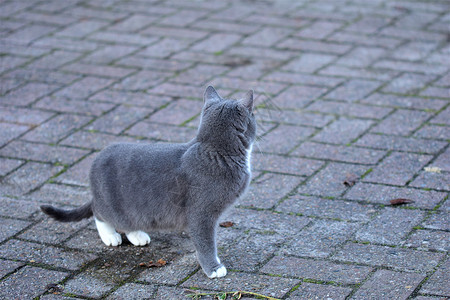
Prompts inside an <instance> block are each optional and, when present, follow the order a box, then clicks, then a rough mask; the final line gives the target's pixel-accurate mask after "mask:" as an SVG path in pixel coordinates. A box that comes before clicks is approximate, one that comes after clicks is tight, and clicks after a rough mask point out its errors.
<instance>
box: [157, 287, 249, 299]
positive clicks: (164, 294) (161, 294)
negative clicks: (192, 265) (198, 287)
mask: <svg viewBox="0 0 450 300" xmlns="http://www.w3.org/2000/svg"><path fill="white" fill-rule="evenodd" d="M186 291H187V290H186V289H185V288H175V287H170V286H164V285H162V286H160V287H158V291H157V293H156V296H155V297H156V299H183V298H185V297H187V296H186V295H188V293H187V292H186ZM241 299H243V298H241Z"/></svg>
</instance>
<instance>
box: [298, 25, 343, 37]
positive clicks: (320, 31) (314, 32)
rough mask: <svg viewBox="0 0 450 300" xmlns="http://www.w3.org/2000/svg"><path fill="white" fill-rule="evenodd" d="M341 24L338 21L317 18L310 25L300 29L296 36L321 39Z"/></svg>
mask: <svg viewBox="0 0 450 300" xmlns="http://www.w3.org/2000/svg"><path fill="white" fill-rule="evenodd" d="M341 26H342V23H340V22H330V21H321V20H318V21H316V22H314V23H313V24H312V25H311V26H308V27H306V28H305V29H303V30H301V31H300V32H299V33H297V34H296V36H299V37H302V38H310V39H318V40H319V39H323V38H325V37H326V36H328V35H330V34H331V33H332V32H333V31H335V30H337V29H338V28H340V27H341Z"/></svg>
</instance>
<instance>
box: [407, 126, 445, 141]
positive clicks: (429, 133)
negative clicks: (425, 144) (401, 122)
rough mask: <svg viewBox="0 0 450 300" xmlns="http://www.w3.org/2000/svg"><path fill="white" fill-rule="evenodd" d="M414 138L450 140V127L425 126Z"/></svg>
mask: <svg viewBox="0 0 450 300" xmlns="http://www.w3.org/2000/svg"><path fill="white" fill-rule="evenodd" d="M414 136H418V137H423V138H427V139H440V140H448V139H450V127H446V126H439V125H425V126H423V127H422V128H420V129H419V130H417V131H416V132H415V133H414Z"/></svg>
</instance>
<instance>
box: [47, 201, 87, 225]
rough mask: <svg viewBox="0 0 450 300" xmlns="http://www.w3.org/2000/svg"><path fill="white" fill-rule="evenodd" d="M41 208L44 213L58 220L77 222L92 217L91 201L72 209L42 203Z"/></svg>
mask: <svg viewBox="0 0 450 300" xmlns="http://www.w3.org/2000/svg"><path fill="white" fill-rule="evenodd" d="M41 210H42V211H43V212H44V213H45V214H47V215H49V216H50V217H52V218H53V219H55V220H57V221H60V222H78V221H81V220H83V219H86V218H89V217H92V215H93V212H92V202H89V203H86V204H85V205H83V206H81V207H79V208H75V209H72V210H65V209H60V208H56V207H53V206H51V205H42V206H41Z"/></svg>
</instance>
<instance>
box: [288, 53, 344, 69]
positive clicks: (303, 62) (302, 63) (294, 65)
mask: <svg viewBox="0 0 450 300" xmlns="http://www.w3.org/2000/svg"><path fill="white" fill-rule="evenodd" d="M335 59H336V56H334V55H326V54H309V53H305V54H303V55H302V56H300V58H298V59H295V60H293V61H291V62H290V63H288V64H287V65H286V66H284V67H283V68H282V69H283V70H285V71H293V72H304V73H314V72H316V71H317V70H319V69H321V68H323V67H324V66H325V65H328V64H329V63H331V62H332V61H333V60H335Z"/></svg>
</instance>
